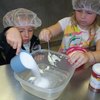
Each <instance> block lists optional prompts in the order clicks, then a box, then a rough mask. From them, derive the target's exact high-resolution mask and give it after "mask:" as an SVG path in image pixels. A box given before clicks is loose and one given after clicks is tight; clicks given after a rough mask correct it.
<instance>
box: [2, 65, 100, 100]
mask: <svg viewBox="0 0 100 100" xmlns="http://www.w3.org/2000/svg"><path fill="white" fill-rule="evenodd" d="M90 76H91V69H86V70H79V71H76V72H75V73H74V75H73V77H72V78H71V80H70V82H69V84H68V85H67V87H66V89H65V90H64V92H63V93H62V94H61V96H60V97H59V98H58V99H57V100H100V93H95V92H93V91H91V90H90V89H89V88H88V87H89V79H90ZM0 100H43V99H41V98H38V97H36V96H34V95H31V94H29V93H28V92H26V91H24V89H23V88H22V87H21V85H20V83H19V82H18V81H17V80H16V79H15V78H14V74H13V71H12V69H11V68H10V66H9V65H3V66H0Z"/></svg>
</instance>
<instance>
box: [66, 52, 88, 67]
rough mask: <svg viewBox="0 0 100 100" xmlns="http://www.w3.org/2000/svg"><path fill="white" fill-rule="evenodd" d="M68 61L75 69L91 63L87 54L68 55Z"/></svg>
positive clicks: (74, 53) (75, 53) (73, 53)
mask: <svg viewBox="0 0 100 100" xmlns="http://www.w3.org/2000/svg"><path fill="white" fill-rule="evenodd" d="M68 61H69V62H70V63H71V64H72V65H73V67H74V68H78V67H80V66H81V65H83V64H85V63H87V62H88V61H89V57H88V55H87V54H86V53H85V52H82V51H73V52H72V53H70V54H69V55H68Z"/></svg>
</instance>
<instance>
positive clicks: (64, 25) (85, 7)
mask: <svg viewBox="0 0 100 100" xmlns="http://www.w3.org/2000/svg"><path fill="white" fill-rule="evenodd" d="M72 5H73V9H74V10H75V11H74V13H73V15H72V16H71V17H66V18H63V19H61V20H59V21H58V22H57V23H56V24H54V25H52V26H50V27H48V28H44V29H43V30H42V31H41V32H40V34H39V39H40V40H44V41H46V42H48V41H49V40H50V39H51V38H52V37H54V36H56V35H59V34H60V33H61V32H62V31H64V36H63V40H62V43H61V46H60V49H59V52H62V53H66V54H67V55H68V61H69V62H70V63H71V64H73V67H75V68H78V67H80V66H81V65H83V64H87V63H89V64H90V65H92V64H94V63H96V62H100V26H99V25H98V21H99V20H98V18H99V17H100V0H72ZM94 45H95V46H96V50H95V51H89V50H88V51H87V50H86V49H87V48H88V47H91V46H94Z"/></svg>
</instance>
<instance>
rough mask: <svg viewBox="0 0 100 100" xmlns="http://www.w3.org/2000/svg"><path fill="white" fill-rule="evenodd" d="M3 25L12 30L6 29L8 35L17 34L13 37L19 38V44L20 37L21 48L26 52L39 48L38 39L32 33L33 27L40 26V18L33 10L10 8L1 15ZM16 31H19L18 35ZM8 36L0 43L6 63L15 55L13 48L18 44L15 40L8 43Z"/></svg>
mask: <svg viewBox="0 0 100 100" xmlns="http://www.w3.org/2000/svg"><path fill="white" fill-rule="evenodd" d="M3 25H4V28H5V30H7V28H9V27H10V28H11V27H12V30H8V33H7V34H6V35H8V37H10V36H12V37H14V35H15V36H17V37H15V38H13V39H15V40H17V38H18V39H20V44H21V39H22V48H23V49H25V50H27V51H28V52H33V51H34V50H37V49H39V48H41V46H40V41H39V40H38V38H37V37H36V36H35V35H33V33H34V31H35V29H36V28H38V27H39V26H41V20H40V19H39V18H38V17H37V15H36V14H35V13H34V12H32V11H30V10H28V9H24V8H18V9H15V10H12V11H10V12H8V13H7V14H6V15H5V16H4V17H3ZM13 27H15V28H13ZM5 30H4V31H5ZM10 31H11V32H10ZM18 31H19V32H20V36H19V32H18ZM14 32H16V34H14V35H13V33H14ZM17 33H18V35H17ZM6 37H7V36H6ZM12 37H10V38H12ZM10 38H8V39H7V41H6V39H5V38H3V39H2V43H0V45H1V47H2V51H3V55H4V57H5V61H6V63H10V60H11V58H12V57H14V56H15V54H16V50H15V49H16V47H17V45H18V44H17V43H15V40H14V44H13V42H11V43H12V44H11V43H9V42H10ZM17 41H18V40H17ZM7 42H8V44H7ZM9 44H10V45H9ZM12 47H13V48H12Z"/></svg>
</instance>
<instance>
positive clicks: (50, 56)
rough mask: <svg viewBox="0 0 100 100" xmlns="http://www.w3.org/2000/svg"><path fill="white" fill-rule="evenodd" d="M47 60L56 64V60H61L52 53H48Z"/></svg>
mask: <svg viewBox="0 0 100 100" xmlns="http://www.w3.org/2000/svg"><path fill="white" fill-rule="evenodd" d="M48 61H49V63H50V64H51V65H53V66H56V61H61V59H60V58H59V57H58V56H56V55H52V54H51V53H49V54H48Z"/></svg>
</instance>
